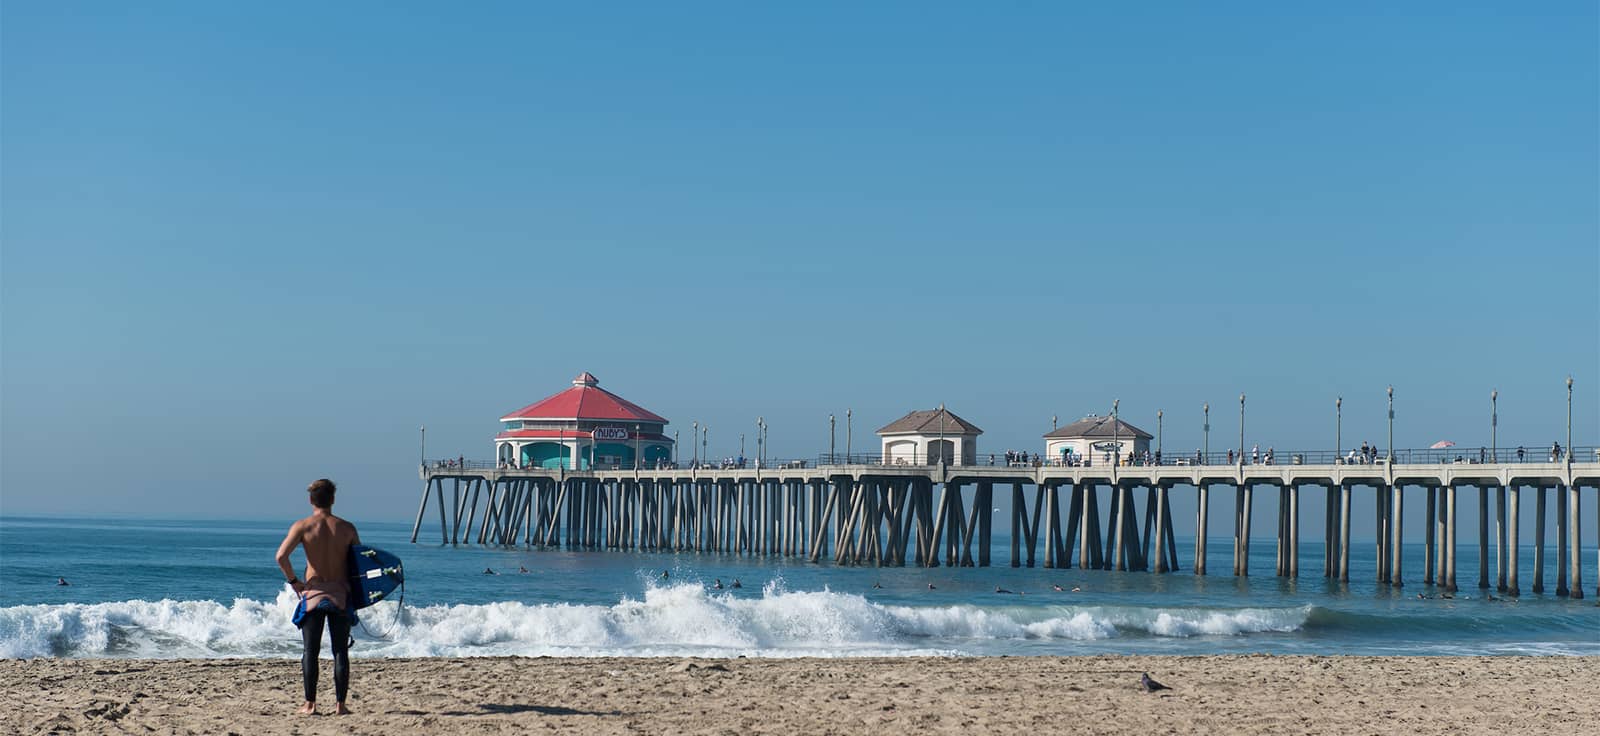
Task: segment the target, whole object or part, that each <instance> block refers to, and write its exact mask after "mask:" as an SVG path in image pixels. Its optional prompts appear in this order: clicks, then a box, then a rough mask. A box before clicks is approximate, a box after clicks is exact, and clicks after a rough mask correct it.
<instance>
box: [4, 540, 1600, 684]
mask: <svg viewBox="0 0 1600 736" xmlns="http://www.w3.org/2000/svg"><path fill="white" fill-rule="evenodd" d="M287 525H288V520H284V521H282V522H275V521H259V520H234V521H230V520H157V519H136V518H114V517H101V518H72V517H21V516H7V517H0V581H4V585H0V657H5V658H26V657H111V658H123V657H156V658H171V657H295V656H298V654H299V647H300V643H299V638H298V635H297V632H296V630H295V629H294V627H293V626H292V625H291V624H290V623H289V616H290V612H291V611H292V609H293V606H294V602H295V599H294V596H293V594H292V593H290V592H288V589H287V588H286V587H284V586H283V584H282V579H281V576H280V575H279V573H278V571H277V568H276V566H275V564H274V563H273V560H272V557H273V553H274V552H275V550H276V548H277V545H278V543H279V541H281V539H282V535H283V533H284V530H285V529H286V528H287ZM360 526H361V533H362V538H363V541H364V542H365V543H366V544H369V545H372V546H376V547H380V548H383V549H387V550H390V551H392V552H394V553H396V554H398V555H400V557H402V558H403V559H404V560H405V563H406V571H407V583H406V588H405V596H404V605H403V606H401V605H399V604H393V603H383V604H379V605H378V606H377V607H375V608H373V609H370V610H369V611H368V612H366V613H365V615H364V616H363V618H364V620H365V622H366V628H365V629H358V630H357V632H356V635H357V645H356V648H355V649H354V652H355V654H356V655H357V656H369V657H374V656H375V657H386V656H387V657H395V656H398V657H414V656H420V657H430V656H478V655H527V656H538V655H551V656H707V657H735V656H757V657H793V656H825V657H846V656H897V655H941V656H942V655H957V656H1001V655H1012V656H1016V655H1077V654H1107V653H1110V654H1135V653H1137V654H1185V655H1188V654H1238V653H1271V654H1319V655H1336V654H1360V655H1378V654H1415V655H1473V654H1483V655H1501V654H1557V655H1600V607H1596V605H1595V600H1594V597H1593V590H1592V587H1593V586H1594V585H1595V582H1596V580H1597V578H1596V577H1595V576H1596V570H1595V567H1594V550H1593V549H1592V548H1588V549H1586V551H1585V553H1584V557H1583V561H1584V562H1585V563H1587V564H1585V565H1584V578H1583V579H1584V584H1585V586H1586V590H1585V595H1586V596H1588V597H1586V598H1584V599H1581V600H1570V599H1567V598H1563V597H1557V596H1555V595H1554V590H1555V581H1556V570H1555V561H1556V554H1555V550H1554V549H1553V545H1552V546H1551V547H1549V548H1547V560H1546V563H1547V565H1546V570H1545V582H1546V586H1547V589H1546V592H1545V593H1544V594H1541V595H1534V594H1532V593H1530V589H1531V582H1532V569H1531V563H1532V551H1531V550H1532V548H1531V546H1528V545H1524V546H1523V547H1522V554H1521V557H1522V561H1523V564H1522V568H1521V571H1520V575H1521V585H1522V591H1523V595H1522V596H1521V597H1520V598H1515V599H1507V598H1505V597H1504V596H1503V595H1501V594H1498V593H1495V591H1494V589H1493V588H1492V587H1491V588H1490V589H1489V590H1487V591H1485V590H1480V589H1479V588H1478V587H1477V570H1478V566H1477V546H1476V543H1473V544H1470V545H1462V546H1461V547H1460V548H1459V550H1458V553H1459V555H1460V557H1459V561H1458V578H1457V582H1458V585H1460V588H1461V589H1460V591H1459V592H1458V593H1457V594H1456V596H1455V597H1454V598H1453V599H1444V598H1441V597H1438V595H1439V593H1440V592H1441V591H1440V589H1439V588H1437V587H1435V586H1430V585H1425V584H1424V583H1423V582H1422V580H1423V571H1422V564H1423V549H1422V546H1421V545H1420V544H1408V545H1406V549H1405V569H1404V576H1403V579H1404V580H1405V585H1404V587H1401V588H1393V587H1392V586H1388V585H1380V584H1378V583H1376V582H1375V581H1374V579H1373V578H1374V577H1375V575H1374V561H1373V556H1374V545H1373V543H1372V542H1371V540H1367V541H1366V542H1365V543H1360V542H1352V545H1351V578H1352V579H1351V581H1350V582H1349V583H1347V584H1346V583H1339V582H1336V581H1330V580H1328V579H1326V578H1323V577H1322V575H1321V572H1322V545H1321V543H1320V541H1312V542H1307V543H1303V544H1302V547H1301V570H1300V573H1301V576H1300V578H1299V579H1298V580H1286V579H1281V578H1277V577H1275V576H1274V575H1273V574H1272V573H1273V555H1274V542H1273V541H1272V540H1271V539H1265V538H1257V539H1254V540H1252V545H1251V549H1252V552H1251V561H1252V569H1251V573H1252V574H1251V576H1250V577H1246V578H1236V577H1234V576H1232V575H1231V574H1230V571H1231V566H1232V562H1231V558H1230V555H1231V549H1232V541H1231V538H1230V537H1227V536H1220V537H1219V536H1212V537H1211V538H1210V540H1209V544H1208V550H1209V554H1208V562H1207V566H1208V568H1209V570H1210V572H1211V574H1210V575H1207V576H1196V575H1194V574H1193V573H1192V571H1191V567H1192V564H1193V559H1192V552H1193V540H1192V539H1189V538H1184V537H1179V538H1178V547H1179V560H1180V563H1181V566H1182V569H1181V570H1180V571H1178V572H1175V573H1169V574H1165V575H1154V574H1151V573H1147V572H1133V573H1119V572H1108V571H1101V570H1078V569H1046V568H1043V567H1038V566H1036V567H1032V568H1029V567H1019V568H1012V567H1010V566H1009V565H1008V564H1007V563H1008V561H1009V559H1010V540H1009V538H1008V537H1007V536H1006V535H1003V534H997V535H995V537H994V539H993V554H992V556H993V560H994V561H995V562H997V563H1000V564H998V565H996V566H993V567H987V568H976V567H975V568H960V567H955V568H952V567H938V568H931V569H924V568H918V567H914V566H908V567H903V568H900V567H895V568H879V567H849V566H838V565H833V564H827V563H824V564H809V563H806V562H803V561H800V560H793V559H766V558H751V557H740V556H732V555H710V554H694V553H644V552H620V551H596V550H565V549H528V548H525V547H516V548H509V549H506V548H495V547H478V546H476V545H461V546H458V547H450V546H441V545H438V544H426V543H419V544H412V543H410V534H411V528H410V524H407V523H396V522H366V523H362V524H361V525H360ZM425 531H426V530H425ZM424 539H425V538H424ZM1492 554H1493V551H1492V548H1491V555H1492ZM1037 561H1038V562H1040V563H1042V562H1043V558H1042V556H1041V557H1039V558H1038V559H1037ZM296 564H297V566H298V565H299V564H300V562H299V561H298V555H297V562H296ZM522 568H526V569H527V570H528V572H527V573H521V572H519V570H520V569H522ZM486 569H489V570H493V571H495V572H496V573H498V574H493V575H490V574H485V570H486ZM663 572H666V573H667V575H666V577H665V578H663V577H662V573H663ZM1492 574H1493V573H1492V560H1491V575H1492ZM58 577H62V578H66V579H67V580H68V581H69V582H70V583H71V585H68V586H58V585H56V579H57V578H58ZM719 581H720V583H721V584H722V586H723V587H722V588H721V589H718V588H716V587H715V584H716V583H717V582H719ZM735 581H738V583H740V587H738V588H734V587H733V585H734V584H735ZM930 584H931V585H932V586H933V587H932V589H930V588H929V585H930ZM1053 586H1060V587H1061V588H1062V589H1063V590H1061V591H1056V590H1055V589H1054V587H1053ZM996 588H1000V589H1003V590H1006V591H1012V592H1010V593H997V592H995V590H996ZM1073 588H1077V589H1078V590H1077V591H1076V592H1073ZM1419 593H1420V594H1422V595H1423V596H1424V597H1423V598H1419V597H1418V594H1419ZM1491 596H1492V599H1491Z"/></svg>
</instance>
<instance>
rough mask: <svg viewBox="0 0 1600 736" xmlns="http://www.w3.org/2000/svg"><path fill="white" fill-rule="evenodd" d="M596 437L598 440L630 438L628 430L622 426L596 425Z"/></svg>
mask: <svg viewBox="0 0 1600 736" xmlns="http://www.w3.org/2000/svg"><path fill="white" fill-rule="evenodd" d="M594 438H595V439H597V440H625V439H628V430H626V429H624V428H622V427H595V428H594Z"/></svg>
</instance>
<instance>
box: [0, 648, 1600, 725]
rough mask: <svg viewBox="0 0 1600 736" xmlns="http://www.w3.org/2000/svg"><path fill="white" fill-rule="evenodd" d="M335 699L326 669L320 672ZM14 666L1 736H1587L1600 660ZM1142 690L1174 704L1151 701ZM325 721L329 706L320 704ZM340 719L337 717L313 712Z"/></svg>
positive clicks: (1599, 720)
mask: <svg viewBox="0 0 1600 736" xmlns="http://www.w3.org/2000/svg"><path fill="white" fill-rule="evenodd" d="M323 665H324V666H323V670H324V672H323V675H322V678H323V683H322V686H323V687H324V688H329V687H331V681H330V678H331V663H329V662H328V661H326V660H325V661H324V662H323ZM353 670H354V677H353V684H352V691H353V695H354V697H353V698H352V700H351V707H352V709H353V710H354V711H355V714H353V715H350V716H343V717H334V716H331V715H319V716H312V717H302V716H295V715H293V710H294V709H295V707H296V706H298V705H299V689H300V682H299V671H298V667H297V662H295V661H291V660H177V661H166V660H160V661H155V660H50V659H41V660H31V661H19V660H7V661H3V662H0V683H3V684H0V697H3V698H4V701H5V703H6V716H5V718H4V719H0V723H3V724H4V725H3V726H0V731H3V732H5V733H25V734H33V733H196V734H222V733H237V734H266V733H285V734H335V733H337V734H345V733H354V734H395V733H465V734H499V733H521V732H534V733H599V734H606V733H703V734H743V733H811V734H817V733H874V734H885V733H897V734H898V733H905V734H913V733H916V734H920V733H952V734H954V733H960V734H991V733H1329V734H1352V733H1406V734H1435V733H1437V734H1444V733H1543V734H1567V733H1573V734H1575V733H1593V732H1594V731H1593V729H1595V728H1597V727H1600V698H1596V697H1595V696H1594V694H1595V691H1594V683H1595V682H1597V681H1600V659H1596V658H1557V657H1277V656H1202V657H1137V656H1135V657H1127V656H1096V657H1067V658H1058V657H1038V658H1034V657H999V658H929V659H823V660H819V659H789V660H778V659H759V660H757V659H735V660H710V659H691V660H679V659H604V658H592V659H551V658H531V659H530V658H494V659H490V658H482V659H388V660H357V661H356V662H354V664H353ZM1141 672H1149V673H1150V674H1151V675H1152V676H1153V677H1154V678H1155V679H1157V680H1158V681H1161V682H1163V683H1165V684H1167V685H1170V686H1171V688H1172V689H1171V690H1167V691H1163V692H1158V693H1154V694H1150V693H1145V692H1144V691H1143V690H1142V689H1141V688H1140V686H1139V675H1140V673H1141ZM327 701H331V697H328V698H327ZM320 705H321V706H322V708H323V710H328V709H329V707H330V706H331V705H332V703H331V702H323V703H321V704H320Z"/></svg>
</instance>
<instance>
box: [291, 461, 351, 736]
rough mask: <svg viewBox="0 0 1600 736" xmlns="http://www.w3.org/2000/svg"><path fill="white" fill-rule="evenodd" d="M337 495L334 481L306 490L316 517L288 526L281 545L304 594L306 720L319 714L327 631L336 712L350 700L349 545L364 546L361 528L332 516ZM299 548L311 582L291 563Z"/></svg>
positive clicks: (300, 616) (299, 614)
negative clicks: (320, 675)
mask: <svg viewBox="0 0 1600 736" xmlns="http://www.w3.org/2000/svg"><path fill="white" fill-rule="evenodd" d="M337 490H338V488H337V487H335V486H334V484H333V481H331V480H328V479H327V478H322V479H319V480H316V481H314V482H312V484H311V485H310V487H308V488H306V493H307V495H308V496H309V497H310V499H309V500H310V501H311V515H310V516H307V517H306V518H304V519H301V520H299V521H297V522H295V523H294V524H292V525H291V526H290V527H289V533H288V534H287V535H285V536H284V538H283V543H282V544H280V545H278V556H277V560H278V568H279V569H280V570H282V571H283V576H284V578H286V579H287V580H288V581H289V587H290V588H292V589H294V592H295V593H297V594H299V595H300V607H299V609H298V610H297V611H296V616H295V624H296V625H298V626H299V627H300V638H301V642H302V643H303V644H304V649H303V651H302V652H301V655H300V677H301V680H302V682H303V684H304V686H305V687H304V689H305V696H306V702H305V704H304V705H302V706H300V710H299V713H300V714H301V715H313V714H315V713H316V712H317V664H318V663H317V653H318V651H319V650H321V649H322V630H323V628H324V627H326V628H327V629H328V633H329V635H330V636H331V637H332V641H331V642H329V643H330V644H331V645H332V647H333V691H334V697H335V699H336V701H337V705H336V706H335V708H334V713H336V714H338V715H345V714H348V713H349V712H350V709H349V708H347V707H345V696H346V695H347V694H348V693H349V691H350V624H351V623H352V620H351V619H352V617H351V615H350V613H349V610H350V584H349V582H348V581H349V578H350V570H349V559H350V546H351V545H354V544H360V543H361V535H360V534H358V533H357V532H356V525H355V524H351V523H350V522H348V521H345V520H344V519H341V518H339V517H337V516H334V515H333V496H334V493H335V492H336V491H337ZM295 547H303V548H304V549H305V555H306V579H305V580H303V581H302V580H301V579H300V577H299V576H297V575H295V573H294V568H293V567H292V566H291V565H290V564H289V555H291V554H293V553H294V549H295Z"/></svg>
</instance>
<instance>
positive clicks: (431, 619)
mask: <svg viewBox="0 0 1600 736" xmlns="http://www.w3.org/2000/svg"><path fill="white" fill-rule="evenodd" d="M295 600H296V599H295V596H294V595H293V594H292V593H290V592H289V591H288V590H287V589H285V590H284V591H283V593H281V594H280V595H279V596H278V597H277V598H276V600H273V601H271V602H263V601H254V600H247V599H238V600H235V601H233V603H232V605H222V604H220V603H216V602H212V601H172V600H161V601H144V600H134V601H124V602H117V603H96V604H68V605H32V606H14V607H11V608H0V657H5V658H22V657H41V656H69V657H238V656H265V657H278V656H296V655H297V654H298V652H299V648H300V641H299V633H298V631H297V630H296V629H295V628H294V627H293V626H292V625H291V624H290V623H289V618H290V615H291V613H292V611H293V609H294V605H295ZM397 610H398V611H399V613H398V614H397ZM1310 612H1311V609H1310V607H1308V606H1307V607H1295V608H1276V609H1268V608H1246V609H1226V610H1218V609H1198V608H1196V609H1178V608H1149V609H1146V608H1134V607H1126V608H1124V607H1092V606H1091V607H1073V606H1033V607H1029V606H1006V607H992V606H976V605H955V606H895V605H884V604H880V603H874V602H872V601H869V600H867V599H866V598H864V597H862V596H859V595H852V594H844V593H835V592H830V591H827V590H822V591H788V590H785V589H784V588H783V587H782V585H781V583H780V584H771V585H768V586H767V588H766V589H764V590H763V591H762V592H761V595H760V596H759V597H756V596H736V595H734V594H732V593H731V591H708V590H706V589H705V588H704V587H702V586H699V585H692V584H675V585H669V586H662V587H649V588H647V589H646V590H645V592H644V596H643V598H642V599H635V598H624V599H622V600H620V601H618V602H617V603H616V604H614V605H610V606H592V605H572V604H563V603H553V604H537V605H530V604H525V603H521V602H515V601H504V602H497V603H487V604H476V605H465V604H463V605H452V606H445V605H437V606H425V607H420V608H412V607H406V608H404V609H403V610H401V609H397V608H396V607H394V606H393V605H391V604H388V603H384V604H379V605H378V606H377V607H375V608H374V609H369V610H368V611H366V612H364V613H363V618H364V619H365V620H366V621H367V623H368V626H369V627H371V629H372V630H373V631H374V632H378V633H383V634H386V635H387V638H386V639H375V638H370V637H367V636H366V635H364V634H363V633H362V632H361V631H360V630H359V629H358V630H357V639H358V645H357V646H356V648H355V650H354V652H355V653H356V654H357V655H358V656H400V657H419V656H475V655H510V654H516V655H526V656H537V655H555V656H687V655H697V656H712V657H717V656H738V655H746V656H761V657H789V656H834V657H838V656H884V655H943V654H962V653H966V652H969V651H973V650H975V649H977V650H982V649H985V648H986V645H992V644H996V643H1003V642H1005V641H1016V640H1065V641H1093V640H1103V639H1110V638H1115V637H1119V636H1156V637H1191V636H1205V635H1211V636H1238V635H1245V634H1252V633H1257V632H1285V631H1295V630H1297V629H1299V628H1300V627H1302V626H1303V625H1304V624H1305V622H1306V620H1307V618H1308V617H1309V615H1310ZM397 615H398V616H399V618H398V620H396V616H397Z"/></svg>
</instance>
